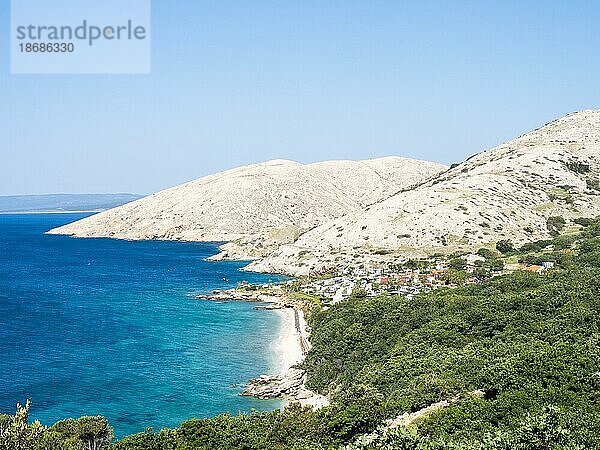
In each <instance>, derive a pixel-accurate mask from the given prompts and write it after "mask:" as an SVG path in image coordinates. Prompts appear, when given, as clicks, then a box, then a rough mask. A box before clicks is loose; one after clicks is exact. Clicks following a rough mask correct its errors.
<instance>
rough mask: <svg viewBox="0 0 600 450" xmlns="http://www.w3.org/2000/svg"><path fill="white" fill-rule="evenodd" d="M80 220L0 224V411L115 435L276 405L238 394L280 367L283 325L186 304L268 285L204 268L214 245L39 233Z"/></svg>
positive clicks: (233, 269) (235, 309)
mask: <svg viewBox="0 0 600 450" xmlns="http://www.w3.org/2000/svg"><path fill="white" fill-rule="evenodd" d="M82 217H85V214H31V215H26V214H23V215H0V412H5V413H13V412H14V408H15V404H16V403H17V402H20V403H24V402H25V400H26V399H28V398H29V399H31V401H32V409H31V418H32V419H39V420H40V421H41V422H42V423H43V424H46V425H50V424H52V423H53V422H55V421H56V420H59V419H61V418H66V417H79V416H82V415H103V416H105V417H107V418H108V419H109V421H110V423H111V425H113V427H114V428H115V433H116V435H117V436H123V435H125V434H131V433H134V432H139V431H143V430H145V429H146V427H153V428H155V429H160V428H164V427H174V426H177V425H178V424H179V423H181V421H183V420H185V419H189V418H192V417H208V416H213V415H216V414H219V413H223V412H229V413H232V414H237V413H238V412H240V411H250V410H252V409H258V410H270V409H275V408H278V407H280V406H281V404H280V402H277V401H262V400H257V399H252V398H247V397H241V396H240V395H239V393H240V392H241V390H242V387H241V385H242V384H244V383H245V382H247V381H248V380H249V379H250V378H252V377H254V376H257V375H259V374H262V373H267V372H269V371H274V370H276V369H277V364H278V363H277V360H278V358H277V355H276V351H275V348H274V347H275V346H274V345H273V343H274V342H275V341H276V339H277V336H278V335H279V327H280V325H281V323H280V317H279V315H277V314H276V313H273V312H269V311H261V310H255V309H254V306H255V305H252V304H247V303H236V302H228V303H224V304H217V303H212V302H203V301H198V300H195V299H194V295H195V294H198V293H202V292H210V291H211V290H213V289H223V288H229V287H233V286H235V285H236V284H237V283H238V282H240V281H242V280H246V281H249V282H252V283H259V282H267V281H271V280H272V281H275V280H276V278H274V277H272V276H266V275H259V274H251V273H245V272H241V271H240V270H239V269H240V267H242V266H243V265H244V264H243V263H238V262H218V263H209V262H206V261H205V258H206V257H208V256H210V255H211V254H214V253H216V251H217V249H216V245H213V244H200V243H179V242H161V241H152V242H128V241H118V240H110V239H74V238H70V237H66V236H50V235H45V234H44V232H45V231H47V230H49V229H51V228H54V227H56V226H59V225H62V224H65V223H68V222H72V221H74V220H76V219H79V218H82Z"/></svg>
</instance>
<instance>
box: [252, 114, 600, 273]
mask: <svg viewBox="0 0 600 450" xmlns="http://www.w3.org/2000/svg"><path fill="white" fill-rule="evenodd" d="M599 174H600V111H596V110H594V111H592V110H588V111H582V112H578V113H574V114H570V115H568V116H565V117H563V118H561V119H558V120H555V121H553V122H551V123H549V124H546V125H545V126H543V127H541V128H539V129H537V130H534V131H532V132H530V133H528V134H525V135H523V136H521V137H519V138H517V139H514V140H512V141H509V142H507V143H505V144H502V145H500V146H498V147H495V148H493V149H491V150H488V151H485V152H482V153H479V154H477V155H475V156H473V157H471V158H469V159H468V160H466V161H464V162H463V163H461V164H459V165H457V166H456V167H453V168H452V169H450V170H449V171H447V172H444V173H441V174H440V175H438V176H437V177H434V178H433V179H432V180H429V181H428V182H426V183H423V184H421V185H419V186H417V187H415V188H414V189H406V190H403V191H401V192H399V193H396V194H394V195H392V196H390V197H389V198H387V199H384V200H381V201H377V202H374V203H373V204H372V205H370V206H368V207H367V208H365V209H363V210H359V211H352V212H350V213H348V214H346V215H344V216H343V217H340V218H337V219H335V220H332V221H329V222H328V223H325V224H323V225H321V226H319V227H316V228H314V229H313V230H311V231H309V232H307V233H305V234H304V235H302V236H301V237H300V238H299V239H298V240H297V241H296V242H294V243H293V244H292V245H286V246H283V247H282V248H280V249H279V250H278V251H276V252H275V253H274V254H273V255H270V256H269V257H268V258H266V259H265V260H262V261H257V262H255V263H253V264H252V265H250V266H249V269H250V270H257V271H266V272H271V271H272V272H286V273H290V274H294V275H304V274H309V273H313V272H318V271H326V270H328V269H329V268H332V267H336V266H338V267H339V266H340V265H344V264H346V263H348V262H350V261H353V262H354V263H360V262H361V261H373V260H377V259H381V258H390V257H391V258H393V257H396V256H398V255H402V256H423V255H425V254H432V253H436V252H442V253H450V252H453V251H462V250H467V249H473V248H479V247H484V246H490V247H491V246H493V245H494V244H495V243H496V242H497V241H500V240H512V241H514V243H516V244H518V243H523V242H526V241H531V240H538V239H544V238H548V237H549V236H551V235H552V234H553V233H556V232H557V231H560V230H556V229H555V228H556V227H557V226H558V227H559V228H562V227H563V223H562V220H561V219H565V220H566V225H567V226H568V220H569V219H570V218H574V217H579V216H595V215H598V214H599V213H600V183H599Z"/></svg>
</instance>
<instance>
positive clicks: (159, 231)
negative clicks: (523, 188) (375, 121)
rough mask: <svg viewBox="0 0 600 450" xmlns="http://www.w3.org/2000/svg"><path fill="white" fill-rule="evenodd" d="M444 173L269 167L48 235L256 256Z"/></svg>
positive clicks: (334, 165) (414, 167)
mask: <svg viewBox="0 0 600 450" xmlns="http://www.w3.org/2000/svg"><path fill="white" fill-rule="evenodd" d="M444 170H446V167H445V166H443V165H441V164H437V163H431V162H425V161H416V160H411V159H406V158H399V157H388V158H382V159H375V160H369V161H361V162H357V161H329V162H322V163H315V164H309V165H303V164H299V163H295V162H292V161H283V160H277V161H270V162H266V163H263V164H255V165H251V166H246V167H240V168H236V169H232V170H228V171H225V172H221V173H218V174H215V175H211V176H208V177H204V178H201V179H198V180H196V181H192V182H190V183H186V184H183V185H181V186H177V187H174V188H171V189H167V190H165V191H161V192H158V193H156V194H153V195H150V196H149V197H145V198H143V199H141V200H138V201H135V202H133V203H130V204H127V205H124V206H122V207H119V208H115V209H112V210H110V211H106V212H103V213H100V214H97V215H94V216H91V217H89V218H86V219H83V220H81V221H78V222H75V223H72V224H69V225H66V226H63V227H61V228H57V229H54V230H51V231H50V233H51V234H68V235H73V236H78V237H112V238H119V239H132V240H142V239H168V240H187V241H223V242H228V244H226V245H224V246H223V248H222V249H223V253H222V254H221V255H219V257H228V258H249V257H252V258H254V257H262V256H265V255H267V254H269V253H271V252H272V251H274V250H276V249H277V248H278V247H279V246H280V245H281V244H285V243H290V242H294V241H295V240H296V239H297V238H298V236H300V235H301V234H302V233H303V232H305V231H307V230H310V229H312V228H314V227H316V226H318V225H320V224H322V223H325V222H327V221H329V220H332V219H334V218H337V217H340V216H343V215H345V214H348V213H355V212H356V213H358V212H360V211H362V210H363V209H364V208H365V207H366V206H367V205H369V204H371V203H374V202H377V201H380V200H382V199H384V198H388V197H390V196H391V195H393V194H395V193H396V192H398V191H400V190H402V189H406V188H408V187H410V186H414V185H416V184H418V183H421V182H423V181H424V180H427V179H429V178H431V177H432V176H435V175H437V174H439V173H440V172H442V171H444Z"/></svg>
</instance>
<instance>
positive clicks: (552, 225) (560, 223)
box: [546, 216, 567, 236]
mask: <svg viewBox="0 0 600 450" xmlns="http://www.w3.org/2000/svg"><path fill="white" fill-rule="evenodd" d="M566 223H567V222H566V220H565V219H564V218H562V217H560V216H551V217H548V219H547V220H546V227H547V228H548V231H549V232H550V234H551V235H552V236H558V235H559V234H560V232H561V231H562V230H563V228H564V227H565V224H566Z"/></svg>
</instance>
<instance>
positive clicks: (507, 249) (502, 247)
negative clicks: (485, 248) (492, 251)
mask: <svg viewBox="0 0 600 450" xmlns="http://www.w3.org/2000/svg"><path fill="white" fill-rule="evenodd" d="M496 250H498V251H499V252H500V253H502V254H503V255H507V254H509V253H513V252H514V251H515V247H514V245H513V243H512V242H511V241H509V240H502V241H498V242H497V243H496Z"/></svg>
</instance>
